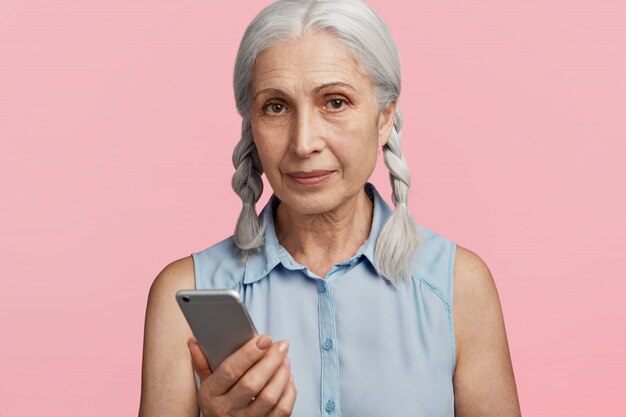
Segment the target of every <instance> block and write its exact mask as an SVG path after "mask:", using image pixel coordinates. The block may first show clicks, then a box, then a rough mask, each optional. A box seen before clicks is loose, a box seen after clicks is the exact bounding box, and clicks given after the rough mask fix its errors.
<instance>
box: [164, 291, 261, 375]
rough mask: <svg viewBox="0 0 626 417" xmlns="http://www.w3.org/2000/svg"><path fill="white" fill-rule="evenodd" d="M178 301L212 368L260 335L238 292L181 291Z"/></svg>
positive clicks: (177, 295)
mask: <svg viewBox="0 0 626 417" xmlns="http://www.w3.org/2000/svg"><path fill="white" fill-rule="evenodd" d="M176 301H178V305H179V306H180V309H181V310H182V311H183V314H184V315H185V318H186V319H187V322H188V323H189V326H190V327H191V331H192V332H193V335H194V336H195V338H196V340H198V343H199V344H200V347H201V348H202V351H203V352H204V356H206V358H207V361H208V362H209V366H210V368H211V370H212V371H215V370H216V369H217V367H218V366H219V365H220V363H222V362H223V361H224V359H226V358H227V357H228V356H230V355H231V354H232V353H234V352H235V351H236V350H238V349H239V348H240V347H242V346H243V345H245V344H246V342H248V341H249V340H250V339H252V338H253V337H254V336H255V335H256V334H257V331H256V328H255V327H254V323H252V319H251V318H250V315H249V314H248V310H247V309H246V306H245V304H244V303H243V299H242V298H241V296H240V295H239V293H238V292H237V291H234V290H180V291H178V292H177V293H176Z"/></svg>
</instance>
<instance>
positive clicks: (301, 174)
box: [287, 170, 335, 185]
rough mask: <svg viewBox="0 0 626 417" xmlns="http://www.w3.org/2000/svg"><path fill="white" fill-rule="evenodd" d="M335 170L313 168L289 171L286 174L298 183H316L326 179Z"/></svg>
mask: <svg viewBox="0 0 626 417" xmlns="http://www.w3.org/2000/svg"><path fill="white" fill-rule="evenodd" d="M334 173H335V171H326V170H315V171H298V172H289V173H288V174H287V176H288V177H289V178H290V179H291V180H292V181H294V182H295V183H297V184H300V185H318V184H321V183H323V182H324V181H326V180H328V179H329V178H330V177H331V176H332V175H333V174H334Z"/></svg>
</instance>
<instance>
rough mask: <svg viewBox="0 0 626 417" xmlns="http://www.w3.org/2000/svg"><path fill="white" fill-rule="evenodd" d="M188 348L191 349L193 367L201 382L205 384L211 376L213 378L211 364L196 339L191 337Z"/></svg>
mask: <svg viewBox="0 0 626 417" xmlns="http://www.w3.org/2000/svg"><path fill="white" fill-rule="evenodd" d="M187 347H189V353H191V363H192V365H193V369H194V370H195V371H196V373H197V374H198V376H199V377H200V382H203V381H204V380H205V379H207V378H208V377H209V376H211V374H212V372H211V368H210V367H209V362H208V361H207V359H206V356H204V353H203V352H202V349H201V348H200V345H199V344H198V341H197V340H196V338H195V337H190V338H189V340H188V341H187Z"/></svg>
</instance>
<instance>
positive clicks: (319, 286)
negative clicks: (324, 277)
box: [317, 282, 326, 294]
mask: <svg viewBox="0 0 626 417" xmlns="http://www.w3.org/2000/svg"><path fill="white" fill-rule="evenodd" d="M317 290H318V291H319V292H320V294H324V293H325V292H326V283H325V282H320V283H319V284H317Z"/></svg>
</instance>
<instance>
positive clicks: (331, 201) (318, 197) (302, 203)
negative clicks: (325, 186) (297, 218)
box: [276, 189, 341, 214]
mask: <svg viewBox="0 0 626 417" xmlns="http://www.w3.org/2000/svg"><path fill="white" fill-rule="evenodd" d="M276 196H277V197H278V199H279V200H280V201H281V203H283V204H285V205H287V206H288V207H289V208H290V209H291V210H294V211H296V212H297V213H300V214H321V213H327V212H329V211H332V210H333V209H335V208H336V207H337V206H338V205H339V203H340V200H341V199H340V198H338V196H337V194H336V192H333V191H332V190H317V191H316V192H296V191H293V190H289V189H287V190H284V191H283V192H281V193H280V194H278V193H276Z"/></svg>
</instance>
